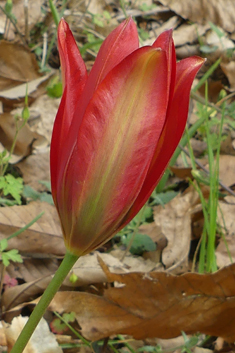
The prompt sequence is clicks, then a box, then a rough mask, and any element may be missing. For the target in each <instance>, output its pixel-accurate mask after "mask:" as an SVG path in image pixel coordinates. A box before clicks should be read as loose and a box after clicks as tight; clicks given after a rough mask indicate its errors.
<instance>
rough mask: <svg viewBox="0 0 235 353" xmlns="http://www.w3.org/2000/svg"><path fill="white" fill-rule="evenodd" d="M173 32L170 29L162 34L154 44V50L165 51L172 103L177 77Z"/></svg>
mask: <svg viewBox="0 0 235 353" xmlns="http://www.w3.org/2000/svg"><path fill="white" fill-rule="evenodd" d="M172 33H173V30H172V29H170V30H168V31H165V32H163V33H161V34H160V35H159V36H158V38H157V39H156V40H155V42H154V43H153V47H154V48H161V49H162V50H165V52H166V57H167V64H168V81H167V87H168V90H169V101H171V99H172V96H173V93H174V87H175V75H176V55H175V46H174V43H173V39H172Z"/></svg>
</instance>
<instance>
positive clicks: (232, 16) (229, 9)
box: [160, 0, 235, 33]
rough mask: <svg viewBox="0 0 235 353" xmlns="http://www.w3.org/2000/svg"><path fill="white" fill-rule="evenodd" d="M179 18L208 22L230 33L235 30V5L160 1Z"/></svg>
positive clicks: (215, 0)
mask: <svg viewBox="0 0 235 353" xmlns="http://www.w3.org/2000/svg"><path fill="white" fill-rule="evenodd" d="M160 2H161V3H162V4H163V5H164V6H168V7H169V8H170V9H171V10H172V11H174V12H175V13H177V14H178V15H179V16H181V17H183V18H185V19H188V20H190V21H192V22H198V23H200V24H205V23H207V22H208V21H210V22H213V23H214V24H215V25H217V26H220V27H222V28H223V29H225V30H226V31H228V32H230V33H231V32H233V31H234V30H235V3H234V1H233V0H210V1H208V0H187V1H185V0H160Z"/></svg>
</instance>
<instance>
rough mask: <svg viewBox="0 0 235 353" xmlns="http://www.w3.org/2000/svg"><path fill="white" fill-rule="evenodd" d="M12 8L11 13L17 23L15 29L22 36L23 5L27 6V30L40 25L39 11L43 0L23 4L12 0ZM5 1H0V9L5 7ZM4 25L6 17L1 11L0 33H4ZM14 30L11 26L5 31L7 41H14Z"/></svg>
mask: <svg viewBox="0 0 235 353" xmlns="http://www.w3.org/2000/svg"><path fill="white" fill-rule="evenodd" d="M12 3H13V8H12V13H13V14H14V16H15V18H16V22H17V28H18V30H19V32H20V33H21V34H22V35H25V12H24V5H25V4H28V18H27V23H28V29H29V31H31V29H32V28H33V27H34V26H35V25H36V24H37V23H40V22H41V21H42V19H43V12H42V11H41V7H42V5H43V3H44V0H37V1H28V2H27V3H25V1H24V0H13V1H12ZM5 4H6V0H4V1H2V0H1V1H0V5H1V6H2V8H4V7H5ZM5 23H6V15H5V14H4V13H3V11H1V12H0V33H1V34H3V33H4V29H5ZM15 35H16V33H15V28H14V27H13V25H12V24H10V26H9V27H8V31H7V40H14V39H15Z"/></svg>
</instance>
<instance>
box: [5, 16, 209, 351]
mask: <svg viewBox="0 0 235 353" xmlns="http://www.w3.org/2000/svg"><path fill="white" fill-rule="evenodd" d="M58 44H59V53H60V59H61V69H62V75H63V84H64V92H63V96H62V99H61V103H60V107H59V110H58V113H57V116H56V120H55V124H54V129H53V135H52V142H51V185H52V196H53V199H54V203H55V206H56V208H57V211H58V214H59V217H60V221H61V226H62V230H63V235H64V240H65V245H66V247H67V252H66V254H65V257H64V259H63V261H62V263H61V264H60V266H59V268H58V270H57V271H56V273H55V275H54V276H53V279H52V281H51V282H50V284H49V285H48V287H47V288H46V290H45V291H44V293H43V295H42V297H41V299H40V301H39V303H38V304H37V306H36V308H35V309H34V311H33V313H32V314H31V316H30V318H29V320H28V321H27V323H26V325H25V327H24V329H23V330H22V332H21V334H20V336H19V337H18V339H17V342H16V343H15V345H14V347H13V348H12V350H11V353H22V351H23V350H24V348H25V346H26V344H27V342H28V341H29V339H30V337H31V335H32V333H33V331H34V330H35V328H36V326H37V324H38V322H39V320H40V318H41V317H42V315H43V313H44V312H45V310H46V308H47V306H48V305H49V303H50V301H51V300H52V298H53V296H54V295H55V293H56V292H57V290H58V289H59V288H60V286H61V284H62V282H63V280H64V279H65V277H66V276H67V274H68V273H69V271H70V270H71V268H72V267H73V265H74V263H75V262H76V261H77V259H78V257H79V256H81V255H85V254H87V253H88V252H90V251H92V250H94V249H96V248H97V247H98V246H100V245H101V244H103V243H104V242H106V241H107V240H108V239H110V238H111V237H112V236H113V235H114V234H115V233H117V232H118V231H119V230H120V229H122V228H123V227H124V226H125V225H126V224H127V223H128V222H129V221H130V220H131V219H132V218H133V217H134V216H135V215H136V214H137V212H138V211H139V210H140V209H141V207H142V206H143V205H144V204H145V202H146V201H147V199H148V198H149V196H150V195H151V193H152V191H153V189H154V188H155V186H156V185H157V183H158V181H159V180H160V178H161V176H162V174H163V172H164V170H165V169H166V167H167V164H168V162H169V160H170V158H171V156H172V154H173V153H174V150H175V149H176V147H177V145H178V143H179V141H180V138H181V136H182V134H183V131H184V128H185V124H186V120H187V115H188V105H189V94H190V89H191V85H192V82H193V79H194V77H195V75H196V73H197V71H198V70H199V68H200V67H201V65H202V64H203V62H204V60H203V59H201V58H198V57H191V58H188V59H185V60H182V61H180V62H178V63H177V62H176V56H175V48H174V44H173V41H172V31H171V30H170V31H166V32H164V33H162V34H161V35H160V36H159V37H158V38H157V39H156V41H155V42H154V43H153V45H152V46H146V47H142V48H139V43H138V34H137V29H136V26H135V24H134V22H133V20H132V19H131V18H129V19H127V20H126V21H124V22H123V23H121V24H120V25H119V26H118V27H117V28H116V29H115V30H114V31H113V32H112V33H111V34H110V35H109V36H108V37H107V39H106V40H105V41H104V43H103V45H102V46H101V48H100V51H99V53H98V55H97V58H96V61H95V63H94V66H93V68H92V70H91V72H90V74H89V75H87V70H86V66H85V64H84V62H83V60H82V57H81V55H80V53H79V50H78V48H77V45H76V42H75V40H74V38H73V35H72V33H71V31H70V29H69V27H68V25H67V23H66V22H65V21H64V20H63V19H62V20H61V22H60V24H59V27H58Z"/></svg>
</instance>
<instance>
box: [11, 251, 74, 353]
mask: <svg viewBox="0 0 235 353" xmlns="http://www.w3.org/2000/svg"><path fill="white" fill-rule="evenodd" d="M77 259H78V256H76V255H73V254H71V253H70V252H68V251H67V253H66V254H65V257H64V260H63V261H62V262H61V265H60V267H59V268H58V270H57V271H56V273H55V275H54V277H53V279H52V281H51V282H50V284H49V286H48V287H47V289H46V290H45V292H44V293H43V295H42V297H41V299H40V301H39V303H38V304H37V306H36V307H35V309H34V311H33V312H32V314H31V315H30V317H29V319H28V321H27V323H26V325H25V327H24V328H23V330H22V332H21V334H20V336H19V337H18V339H17V341H16V343H15V345H14V347H13V348H12V350H11V353H22V352H23V350H24V348H25V346H26V344H27V343H28V341H29V339H30V337H31V336H32V334H33V332H34V330H35V329H36V327H37V325H38V323H39V321H40V320H41V318H42V316H43V314H44V313H45V311H46V309H47V307H48V305H49V304H50V302H51V301H52V299H53V298H54V296H55V294H56V292H57V291H58V289H59V288H60V286H61V284H62V283H63V281H64V279H65V278H66V276H67V274H68V273H69V271H70V270H71V268H72V267H73V265H74V264H75V262H76V261H77Z"/></svg>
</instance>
